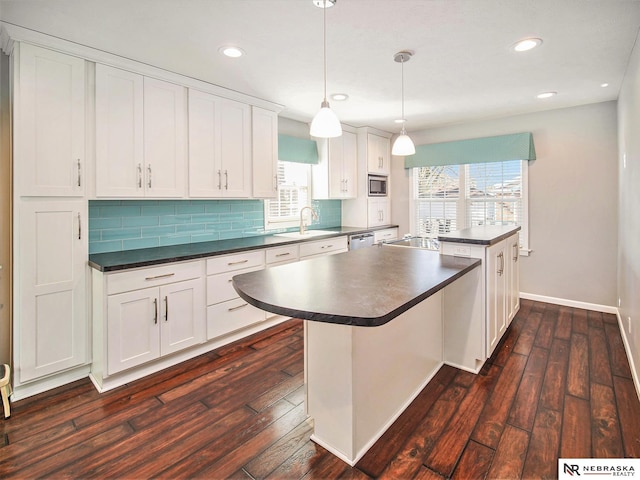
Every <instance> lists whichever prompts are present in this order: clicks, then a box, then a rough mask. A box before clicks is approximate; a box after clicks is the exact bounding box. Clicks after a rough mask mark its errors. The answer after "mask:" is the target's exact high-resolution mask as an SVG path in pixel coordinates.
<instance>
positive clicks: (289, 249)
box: [266, 245, 300, 265]
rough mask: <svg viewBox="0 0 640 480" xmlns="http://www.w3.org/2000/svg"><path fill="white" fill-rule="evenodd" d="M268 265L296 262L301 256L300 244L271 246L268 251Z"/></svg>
mask: <svg viewBox="0 0 640 480" xmlns="http://www.w3.org/2000/svg"><path fill="white" fill-rule="evenodd" d="M266 254H267V265H271V264H274V263H281V262H294V261H296V260H298V258H300V255H299V254H298V245H287V246H285V247H278V248H270V249H268V250H267V251H266Z"/></svg>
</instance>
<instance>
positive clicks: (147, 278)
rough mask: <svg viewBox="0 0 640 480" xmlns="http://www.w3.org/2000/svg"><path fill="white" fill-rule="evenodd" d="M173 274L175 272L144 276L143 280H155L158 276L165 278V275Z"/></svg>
mask: <svg viewBox="0 0 640 480" xmlns="http://www.w3.org/2000/svg"><path fill="white" fill-rule="evenodd" d="M174 275H175V273H163V274H162V275H155V276H153V277H145V278H144V279H145V280H157V279H158V278H167V277H173V276H174Z"/></svg>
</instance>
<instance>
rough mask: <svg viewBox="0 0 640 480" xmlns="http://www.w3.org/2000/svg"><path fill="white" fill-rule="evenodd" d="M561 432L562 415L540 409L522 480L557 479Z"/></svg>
mask: <svg viewBox="0 0 640 480" xmlns="http://www.w3.org/2000/svg"><path fill="white" fill-rule="evenodd" d="M561 431H562V414H561V413H560V412H558V411H555V410H551V409H548V408H543V407H540V408H539V409H538V413H537V415H536V420H535V423H534V425H533V431H532V432H531V440H530V442H529V450H528V452H527V458H526V460H525V463H524V470H523V473H522V478H536V479H540V480H554V479H555V478H557V475H558V452H559V449H560V434H561Z"/></svg>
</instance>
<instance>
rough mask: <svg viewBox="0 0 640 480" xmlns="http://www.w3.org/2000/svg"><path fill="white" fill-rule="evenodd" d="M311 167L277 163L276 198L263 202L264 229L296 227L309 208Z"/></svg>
mask: <svg viewBox="0 0 640 480" xmlns="http://www.w3.org/2000/svg"><path fill="white" fill-rule="evenodd" d="M310 185H311V165H309V164H306V163H295V162H283V161H278V197H277V199H275V200H265V202H264V215H265V219H264V225H265V229H267V230H268V229H276V228H289V227H297V226H298V225H299V224H300V210H301V209H302V208H303V207H307V206H311V188H310Z"/></svg>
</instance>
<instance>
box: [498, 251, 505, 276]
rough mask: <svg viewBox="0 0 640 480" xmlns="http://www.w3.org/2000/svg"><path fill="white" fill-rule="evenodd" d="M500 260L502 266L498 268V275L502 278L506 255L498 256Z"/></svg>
mask: <svg viewBox="0 0 640 480" xmlns="http://www.w3.org/2000/svg"><path fill="white" fill-rule="evenodd" d="M498 259H500V266H499V267H498V275H500V276H502V272H504V253H502V252H500V254H499V255H498Z"/></svg>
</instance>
